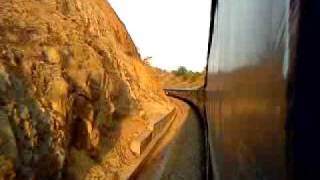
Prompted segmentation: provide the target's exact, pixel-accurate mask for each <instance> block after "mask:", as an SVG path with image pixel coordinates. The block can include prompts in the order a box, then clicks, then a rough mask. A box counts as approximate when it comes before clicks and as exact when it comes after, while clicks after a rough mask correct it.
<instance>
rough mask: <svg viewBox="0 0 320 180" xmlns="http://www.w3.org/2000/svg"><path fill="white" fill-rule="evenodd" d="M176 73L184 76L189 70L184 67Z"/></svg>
mask: <svg viewBox="0 0 320 180" xmlns="http://www.w3.org/2000/svg"><path fill="white" fill-rule="evenodd" d="M174 73H175V74H176V75H178V76H183V75H186V74H187V73H188V69H187V68H186V67H184V66H180V67H179V68H178V69H177V70H176V71H174Z"/></svg>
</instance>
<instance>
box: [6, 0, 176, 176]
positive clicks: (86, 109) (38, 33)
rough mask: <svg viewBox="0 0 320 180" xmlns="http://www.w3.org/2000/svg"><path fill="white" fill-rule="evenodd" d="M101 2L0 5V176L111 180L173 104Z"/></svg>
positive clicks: (21, 0)
mask: <svg viewBox="0 0 320 180" xmlns="http://www.w3.org/2000/svg"><path fill="white" fill-rule="evenodd" d="M152 73H153V72H152V71H151V70H149V69H148V68H146V67H145V65H144V64H143V63H142V62H141V59H140V55H139V53H138V52H137V48H136V47H135V45H134V43H133V42H132V40H131V38H130V36H129V34H128V32H127V31H126V29H125V27H124V25H123V23H122V22H121V21H120V20H119V18H118V17H117V15H116V14H115V12H114V11H113V9H112V8H111V6H110V5H109V3H108V2H105V1H104V0H90V1H89V0H10V1H8V0H0V123H1V127H0V179H32V178H34V179H61V178H63V179H91V178H93V177H99V178H102V179H107V178H108V177H111V176H112V175H114V174H112V172H110V171H111V170H113V169H116V168H117V167H119V166H123V165H125V164H126V163H130V159H132V158H134V157H133V156H132V155H131V154H130V152H129V151H128V148H127V144H128V142H129V141H130V140H131V139H132V138H134V136H136V135H137V134H139V132H141V131H143V130H144V128H146V126H147V124H148V120H149V119H150V118H151V117H154V116H156V115H157V114H161V113H165V112H166V111H168V110H169V108H170V106H171V105H170V104H169V101H168V100H167V98H166V97H165V95H164V94H163V92H162V90H161V88H160V86H159V84H158V82H157V81H156V80H155V79H154V78H153V77H154V76H153V75H152Z"/></svg>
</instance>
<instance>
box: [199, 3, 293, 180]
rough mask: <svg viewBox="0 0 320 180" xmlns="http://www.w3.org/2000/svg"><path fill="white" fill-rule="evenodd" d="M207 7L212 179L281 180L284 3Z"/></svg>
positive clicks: (286, 41)
mask: <svg viewBox="0 0 320 180" xmlns="http://www.w3.org/2000/svg"><path fill="white" fill-rule="evenodd" d="M213 3H216V4H214V5H213V7H214V10H215V11H213V12H214V13H213V15H214V18H213V23H214V24H212V27H213V31H212V43H211V44H210V52H209V58H208V59H209V60H208V74H207V82H206V87H205V90H206V98H207V99H206V100H207V101H206V115H207V120H208V127H209V140H210V146H211V158H212V164H213V169H214V171H213V174H214V176H215V179H231V180H233V179H246V180H250V179H286V178H287V176H288V175H287V172H288V171H287V160H286V156H287V155H286V154H287V153H286V131H285V126H286V118H287V110H288V107H287V98H286V97H287V95H286V92H287V85H288V77H289V73H290V59H291V51H290V50H292V49H293V48H294V47H295V41H294V39H295V37H294V30H295V29H296V26H295V24H294V23H291V24H290V23H289V20H290V18H291V12H292V9H291V6H290V2H289V0H217V2H216V1H213ZM289 24H290V26H289Z"/></svg>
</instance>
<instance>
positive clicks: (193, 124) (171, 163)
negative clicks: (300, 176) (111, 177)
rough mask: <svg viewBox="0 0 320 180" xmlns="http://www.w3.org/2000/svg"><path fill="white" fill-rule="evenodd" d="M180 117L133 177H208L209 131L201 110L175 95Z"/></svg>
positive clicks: (178, 116)
mask: <svg viewBox="0 0 320 180" xmlns="http://www.w3.org/2000/svg"><path fill="white" fill-rule="evenodd" d="M171 100H172V102H173V103H174V104H175V106H176V113H177V116H176V118H175V120H174V121H173V122H172V124H171V126H170V128H169V129H168V131H167V133H166V135H164V136H163V137H162V138H161V139H160V140H159V141H158V143H157V144H156V145H155V146H154V148H153V149H152V151H151V152H150V153H149V155H148V156H147V157H146V158H145V160H144V161H143V162H142V163H141V165H140V166H139V167H138V168H137V169H136V171H135V172H134V173H133V175H132V176H131V177H130V179H141V180H142V179H150V180H153V179H207V178H206V177H207V175H206V174H207V173H206V172H207V167H206V166H207V163H206V155H205V154H206V146H205V138H204V136H205V132H204V131H203V129H202V125H201V121H200V119H199V117H198V115H197V113H196V112H195V111H194V110H193V109H192V108H191V107H190V106H189V105H188V104H186V103H185V102H183V101H180V100H177V99H175V98H171Z"/></svg>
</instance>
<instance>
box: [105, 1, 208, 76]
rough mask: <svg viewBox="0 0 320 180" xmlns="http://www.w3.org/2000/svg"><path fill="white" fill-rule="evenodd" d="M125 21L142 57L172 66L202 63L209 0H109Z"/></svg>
mask: <svg viewBox="0 0 320 180" xmlns="http://www.w3.org/2000/svg"><path fill="white" fill-rule="evenodd" d="M109 2H110V4H111V5H112V7H113V8H114V9H115V11H116V12H117V14H118V16H119V17H120V19H121V20H122V21H123V23H124V24H125V25H126V27H127V30H128V31H129V33H130V35H131V37H132V39H133V41H134V42H135V44H136V46H137V48H138V49H139V52H140V54H141V56H142V58H145V57H148V56H151V57H152V59H151V65H153V66H156V67H159V68H162V69H166V70H175V69H177V68H178V67H179V66H185V67H186V68H187V69H189V70H193V71H202V70H203V69H204V67H205V66H206V58H207V46H208V36H209V35H208V34H209V27H210V7H211V1H210V0H109Z"/></svg>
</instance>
